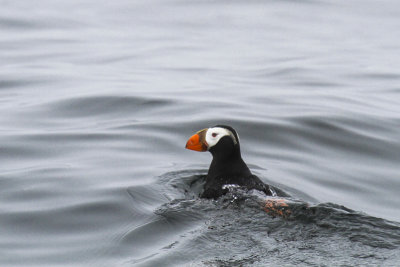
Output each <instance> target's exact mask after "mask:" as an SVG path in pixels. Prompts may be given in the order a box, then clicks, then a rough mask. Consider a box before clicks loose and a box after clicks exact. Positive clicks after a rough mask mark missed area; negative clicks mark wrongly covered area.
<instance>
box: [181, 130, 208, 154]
mask: <svg viewBox="0 0 400 267" xmlns="http://www.w3.org/2000/svg"><path fill="white" fill-rule="evenodd" d="M207 130H208V129H203V130H201V131H198V132H197V133H196V134H194V135H192V136H191V137H190V138H189V140H188V141H187V143H186V149H190V150H194V151H207V148H208V145H207V142H206V132H207Z"/></svg>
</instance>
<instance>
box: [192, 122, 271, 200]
mask: <svg viewBox="0 0 400 267" xmlns="http://www.w3.org/2000/svg"><path fill="white" fill-rule="evenodd" d="M186 148H187V149H191V150H194V151H209V152H210V153H211V154H212V156H213V159H212V161H211V165H210V168H209V170H208V174H207V177H206V183H205V185H204V191H203V193H202V194H201V195H200V197H202V198H213V199H216V198H218V197H220V196H222V195H224V194H226V193H227V192H228V191H229V190H228V189H227V188H226V186H227V185H238V186H241V187H243V188H246V189H247V190H252V189H256V190H259V191H262V192H264V193H265V194H266V195H268V196H270V195H272V191H271V190H270V187H269V186H268V185H266V184H264V183H263V182H262V181H261V180H260V178H258V177H257V176H255V175H253V174H252V173H251V171H250V169H249V168H248V167H247V165H246V163H245V162H244V161H243V159H242V156H241V153H240V142H239V135H238V134H237V133H236V131H235V130H234V129H233V128H232V127H230V126H226V125H216V126H214V127H211V128H206V129H203V130H201V131H198V132H197V133H196V134H194V135H193V136H191V137H190V138H189V140H188V141H187V143H186Z"/></svg>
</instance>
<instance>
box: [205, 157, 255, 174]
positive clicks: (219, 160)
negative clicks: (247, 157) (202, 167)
mask: <svg viewBox="0 0 400 267" xmlns="http://www.w3.org/2000/svg"><path fill="white" fill-rule="evenodd" d="M250 175H251V172H250V170H249V168H248V167H247V165H246V163H245V162H244V161H243V159H242V157H241V155H240V151H238V153H232V154H231V155H229V156H225V157H221V156H219V155H214V156H213V160H212V162H211V165H210V168H209V170H208V175H207V176H208V177H209V178H211V179H216V178H219V177H223V178H229V177H247V176H250Z"/></svg>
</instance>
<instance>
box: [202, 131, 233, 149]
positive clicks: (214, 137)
mask: <svg viewBox="0 0 400 267" xmlns="http://www.w3.org/2000/svg"><path fill="white" fill-rule="evenodd" d="M224 136H230V137H231V138H232V140H233V143H234V144H235V145H236V144H237V143H238V140H236V138H235V135H234V134H233V133H232V132H231V131H229V130H228V129H225V128H222V127H214V128H208V130H207V133H206V142H207V144H208V149H210V148H212V147H213V146H215V145H216V144H217V143H218V142H219V140H220V139H221V138H222V137H224Z"/></svg>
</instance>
